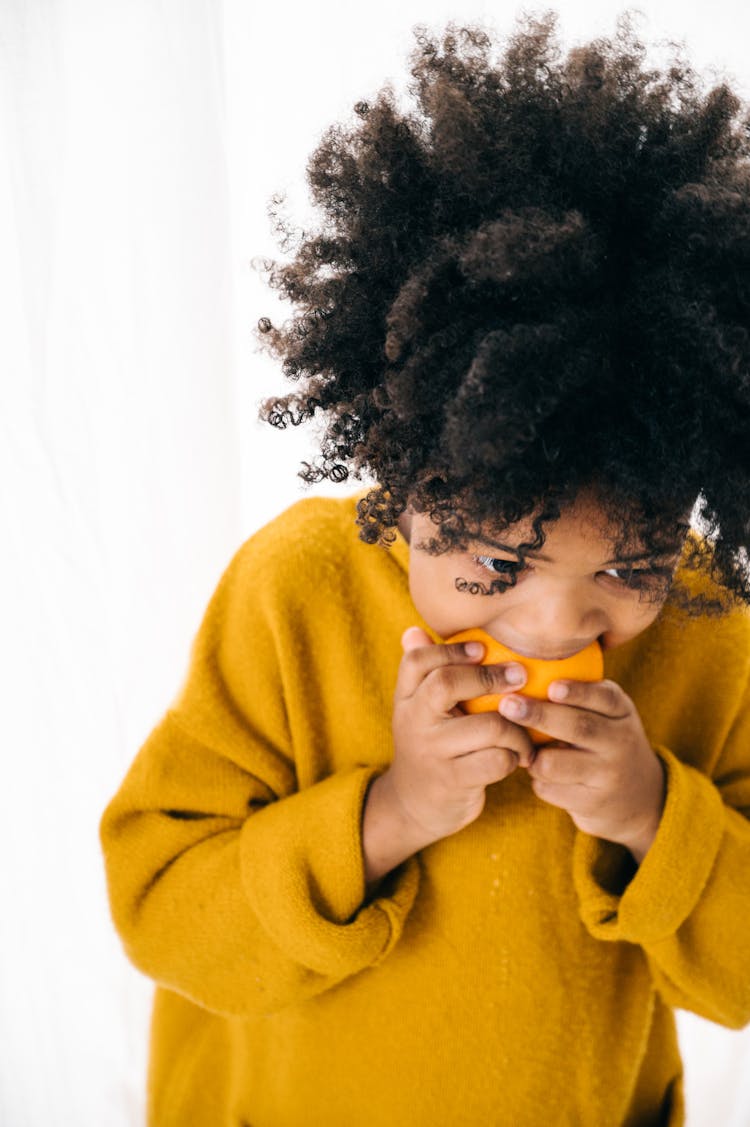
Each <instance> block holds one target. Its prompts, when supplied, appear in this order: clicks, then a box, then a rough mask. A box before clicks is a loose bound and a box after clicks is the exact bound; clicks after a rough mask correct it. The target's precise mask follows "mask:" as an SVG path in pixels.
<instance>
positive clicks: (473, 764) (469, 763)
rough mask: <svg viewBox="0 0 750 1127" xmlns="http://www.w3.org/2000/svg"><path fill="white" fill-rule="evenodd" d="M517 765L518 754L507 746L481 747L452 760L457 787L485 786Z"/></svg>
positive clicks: (500, 777)
mask: <svg viewBox="0 0 750 1127" xmlns="http://www.w3.org/2000/svg"><path fill="white" fill-rule="evenodd" d="M517 766H518V756H517V755H516V753H515V752H513V751H510V750H509V749H508V748H502V747H481V748H477V749H475V750H474V751H472V753H471V754H470V755H462V756H461V758H460V759H455V760H453V779H454V782H455V785H456V786H457V787H462V788H463V787H486V786H489V785H490V783H496V782H498V781H499V780H500V779H504V778H506V777H507V776H508V775H510V773H511V772H512V771H515V769H516V767H517Z"/></svg>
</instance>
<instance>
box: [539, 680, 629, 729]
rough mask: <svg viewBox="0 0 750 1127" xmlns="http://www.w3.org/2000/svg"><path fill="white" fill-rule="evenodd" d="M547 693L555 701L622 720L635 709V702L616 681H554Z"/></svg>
mask: <svg viewBox="0 0 750 1127" xmlns="http://www.w3.org/2000/svg"><path fill="white" fill-rule="evenodd" d="M547 695H548V697H549V699H550V700H553V701H565V703H566V704H567V705H575V706H577V707H579V708H586V709H588V710H589V712H599V713H601V714H602V716H609V717H611V718H612V719H613V720H622V719H624V718H625V717H626V716H629V715H630V714H631V713H632V711H633V702H632V701H631V699H630V697H629V696H628V695H627V693H626V692H625V691H624V690H623V689H622V688H621V687H620V686H619V685H618V684H617V682H616V681H568V680H560V681H552V683H551V684H550V686H549V688H548V689H547Z"/></svg>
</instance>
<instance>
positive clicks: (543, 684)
mask: <svg viewBox="0 0 750 1127" xmlns="http://www.w3.org/2000/svg"><path fill="white" fill-rule="evenodd" d="M445 641H446V645H448V644H451V643H453V642H483V643H484V646H485V653H484V657H483V658H482V660H481V662H480V664H481V665H499V664H501V663H502V662H505V661H517V662H519V663H520V664H521V665H523V666H524V668H525V670H526V683H525V684H524V685H522V686H521V688H520V689H518V690H517V691H518V692H520V693H523V694H524V695H525V696H528V697H536V698H537V699H538V700H546V699H547V689H548V688H549V686H550V684H551V683H552V682H553V681H557V680H558V678H560V679H562V678H566V679H568V680H570V681H601V679H602V677H603V676H604V656H603V654H602V648H601V646H600V645H599V643H598V642H592V643H591V645H590V646H586V648H585V649H583V650H580V651H579V652H578V653H577V654H573V655H572V657H566V658H563V659H562V661H543V660H542V659H541V658H536V657H522V656H521V654H517V653H514V652H513V650H509V649H508V647H507V646H504V645H503V644H502V643H501V642H498V641H496V640H495V639H494V638H492V637H491V636H490V635H489V634H485V632H484V630H479V629H474V628H472V629H471V630H461V631H460V632H459V633H458V634H453V635H452V636H451V637H450V638H446V639H445ZM508 691H509V692H510V691H511V690H508ZM503 696H507V693H487V694H485V695H484V696H480V697H474V698H473V699H472V700H463V701H459V707H460V708H462V709H463V711H464V712H494V711H495V710H496V709H497V706H498V704H499V703H500V698H501V697H503ZM527 730H528V733H529V736H530V737H531V740H532V742H533V743H535V744H543V743H548V742H549V740H550V739H551V738H552V737H551V736H547V735H545V734H544V732H539V731H537V730H536V729H535V728H529V729H527Z"/></svg>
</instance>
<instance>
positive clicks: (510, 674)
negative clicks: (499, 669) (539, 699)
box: [505, 665, 526, 685]
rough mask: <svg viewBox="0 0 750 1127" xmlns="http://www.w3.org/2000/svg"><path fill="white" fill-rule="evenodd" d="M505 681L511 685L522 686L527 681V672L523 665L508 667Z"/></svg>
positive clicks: (506, 667)
mask: <svg viewBox="0 0 750 1127" xmlns="http://www.w3.org/2000/svg"><path fill="white" fill-rule="evenodd" d="M505 680H506V681H507V682H508V684H509V685H522V684H523V682H524V681H525V680H526V670H525V669H524V667H523V666H522V665H506V666H505Z"/></svg>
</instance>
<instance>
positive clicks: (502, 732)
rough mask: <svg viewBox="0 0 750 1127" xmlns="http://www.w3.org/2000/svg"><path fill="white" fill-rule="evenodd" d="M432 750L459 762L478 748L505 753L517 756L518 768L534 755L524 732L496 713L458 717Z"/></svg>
mask: <svg viewBox="0 0 750 1127" xmlns="http://www.w3.org/2000/svg"><path fill="white" fill-rule="evenodd" d="M435 748H436V752H437V754H438V755H439V756H441V757H444V758H446V759H463V758H465V757H467V756H469V755H472V754H473V753H474V752H475V751H476V750H477V749H478V748H495V749H496V750H499V749H506V750H508V751H510V752H514V753H515V754H516V755H517V756H518V761H519V763H520V764H521V766H522V767H528V766H529V765H530V764H531V763H532V762H533V760H534V755H535V752H536V749H535V747H534V745H533V744H532V742H531V739H530V738H529V735H528V732H526V731H525V729H524V728H520V727H519V726H518V724H512V723H511V722H510V721H509V720H506V719H505V718H504V717H502V716H501V715H500V714H499V712H477V713H475V714H474V715H471V716H469V715H464V714H461V715H460V716H458V717H456V718H455V720H452V721H451V722H450V723H448V724H446V725H445V727H444V728H443V731H442V733H441V735H440V737H439V739H438V740H437V742H436V745H435Z"/></svg>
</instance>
